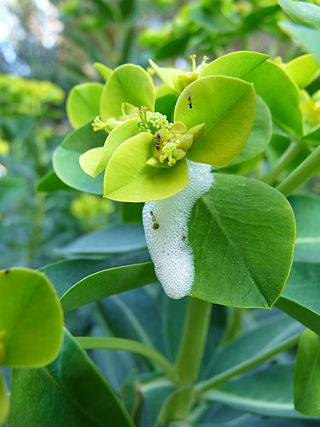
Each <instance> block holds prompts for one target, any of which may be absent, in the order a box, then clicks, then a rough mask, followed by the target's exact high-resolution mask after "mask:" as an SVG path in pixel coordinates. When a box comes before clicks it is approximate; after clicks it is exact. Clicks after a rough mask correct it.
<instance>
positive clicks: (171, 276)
mask: <svg viewBox="0 0 320 427" xmlns="http://www.w3.org/2000/svg"><path fill="white" fill-rule="evenodd" d="M188 170H189V184H188V185H187V187H186V188H184V189H183V190H182V191H180V193H178V194H176V195H174V196H172V197H170V198H168V199H164V200H158V201H155V202H147V203H145V205H144V208H143V225H144V231H145V235H146V240H147V245H148V249H149V252H150V255H151V258H152V261H153V263H154V265H155V272H156V275H157V277H158V279H159V281H160V283H161V284H162V286H163V288H164V290H165V292H166V294H167V295H168V296H169V297H171V298H174V299H178V298H182V297H184V296H185V295H187V294H188V293H189V292H190V291H191V288H192V284H193V280H194V263H193V255H192V250H191V248H190V246H189V243H188V221H189V218H190V215H191V211H192V208H193V206H194V204H195V203H196V201H197V200H198V199H199V198H200V197H201V196H202V195H203V194H205V193H206V192H207V191H209V189H210V187H211V185H212V183H213V175H212V174H211V172H210V171H211V166H210V165H206V164H203V163H195V162H191V161H188Z"/></svg>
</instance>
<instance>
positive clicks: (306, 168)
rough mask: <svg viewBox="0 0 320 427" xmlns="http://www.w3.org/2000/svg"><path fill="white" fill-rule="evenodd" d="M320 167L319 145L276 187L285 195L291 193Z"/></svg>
mask: <svg viewBox="0 0 320 427" xmlns="http://www.w3.org/2000/svg"><path fill="white" fill-rule="evenodd" d="M319 167H320V146H318V147H317V148H316V149H315V150H313V152H312V153H311V154H310V155H309V156H308V157H307V158H306V159H305V160H304V161H303V162H302V163H301V164H300V165H299V166H298V167H297V169H295V170H294V171H293V172H292V173H291V174H290V175H289V176H287V178H286V179H284V180H283V181H282V183H281V184H280V185H278V187H277V189H278V190H279V191H280V192H281V193H282V194H283V195H285V196H288V195H289V194H291V193H292V192H293V191H294V190H295V189H296V188H298V187H300V185H302V184H304V183H305V182H306V181H307V180H308V179H309V178H311V176H312V175H313V173H314V172H315V171H316V170H317V169H318V168H319Z"/></svg>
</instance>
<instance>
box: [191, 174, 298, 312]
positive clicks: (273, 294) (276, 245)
mask: <svg viewBox="0 0 320 427" xmlns="http://www.w3.org/2000/svg"><path fill="white" fill-rule="evenodd" d="M294 241H295V223H294V216H293V212H292V209H291V207H290V205H289V203H288V201H287V199H286V198H285V197H284V196H283V195H282V194H280V193H279V192H278V191H277V190H275V189H273V188H272V187H269V186H268V185H266V184H263V183H261V182H260V181H256V180H253V179H249V178H244V177H239V176H233V175H224V174H215V178H214V183H213V185H212V188H211V190H210V191H209V192H208V193H207V194H206V195H204V196H203V197H202V198H201V199H200V200H199V201H198V202H197V203H196V205H195V207H194V209H193V214H192V218H191V220H190V225H189V242H190V245H191V247H192V250H193V255H194V266H195V280H194V284H193V287H192V289H191V292H190V295H192V296H194V297H197V298H200V299H203V300H205V301H209V302H212V303H216V304H222V305H227V306H231V307H242V308H244V307H246V308H247V307H256V308H270V307H272V306H273V304H274V303H275V301H276V300H277V299H278V297H279V296H280V294H281V292H282V290H283V287H284V285H285V282H286V280H287V278H288V275H289V271H290V267H291V263H292V256H293V247H294Z"/></svg>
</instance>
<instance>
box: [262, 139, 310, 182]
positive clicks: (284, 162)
mask: <svg viewBox="0 0 320 427" xmlns="http://www.w3.org/2000/svg"><path fill="white" fill-rule="evenodd" d="M302 147H303V146H302V144H300V143H299V142H295V141H293V142H292V143H291V144H290V145H289V147H288V148H287V150H286V151H285V152H284V153H283V154H282V156H281V157H280V158H279V159H278V161H277V163H276V164H275V165H274V167H273V168H272V169H271V170H270V171H269V172H268V173H266V175H265V176H264V177H263V178H262V179H261V181H263V182H265V183H266V184H272V183H273V182H274V180H275V179H276V178H277V177H278V176H279V174H280V173H281V172H282V171H283V170H284V169H285V168H286V167H287V166H289V164H290V163H291V162H292V160H294V159H295V158H296V156H297V155H298V154H299V153H300V151H301V149H302Z"/></svg>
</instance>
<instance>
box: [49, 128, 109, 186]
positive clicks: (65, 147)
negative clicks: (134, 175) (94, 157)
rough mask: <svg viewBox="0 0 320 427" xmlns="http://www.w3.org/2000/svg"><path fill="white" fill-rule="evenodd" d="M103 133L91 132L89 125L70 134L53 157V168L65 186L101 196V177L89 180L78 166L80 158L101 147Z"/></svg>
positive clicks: (103, 138)
mask: <svg viewBox="0 0 320 427" xmlns="http://www.w3.org/2000/svg"><path fill="white" fill-rule="evenodd" d="M105 139H106V134H105V132H93V130H92V126H91V124H90V123H88V124H87V125H85V126H83V127H81V128H80V129H77V130H75V131H73V132H72V133H70V134H69V135H68V136H67V137H66V138H65V139H64V140H63V142H62V144H61V145H60V146H59V147H58V148H57V149H56V151H55V152H54V155H53V168H54V170H55V172H56V174H57V176H58V178H60V179H61V181H63V182H64V183H65V184H67V185H69V186H70V187H72V188H75V189H76V190H80V191H85V192H87V193H93V194H102V188H103V185H102V180H103V177H102V176H101V177H98V178H91V177H90V176H88V175H87V174H86V173H85V172H84V171H83V170H82V169H81V166H80V161H79V159H80V156H81V155H82V154H83V153H85V152H87V151H88V150H90V149H92V148H95V147H101V146H103V143H104V141H105Z"/></svg>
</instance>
